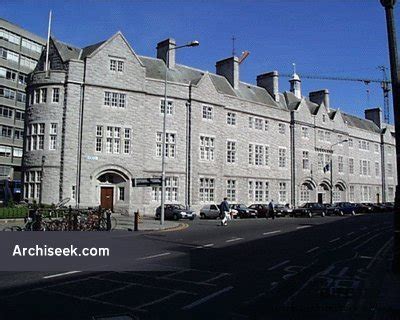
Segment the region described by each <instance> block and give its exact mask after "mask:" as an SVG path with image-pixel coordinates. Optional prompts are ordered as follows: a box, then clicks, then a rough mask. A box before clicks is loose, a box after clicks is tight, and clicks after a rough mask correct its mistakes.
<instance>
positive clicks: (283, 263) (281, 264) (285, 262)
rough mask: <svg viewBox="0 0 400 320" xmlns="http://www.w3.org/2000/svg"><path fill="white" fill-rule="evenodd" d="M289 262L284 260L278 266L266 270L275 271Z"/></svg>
mask: <svg viewBox="0 0 400 320" xmlns="http://www.w3.org/2000/svg"><path fill="white" fill-rule="evenodd" d="M289 262H290V260H285V261H283V262H281V263H278V264H276V265H274V266H272V267H271V268H269V269H268V271H272V270H275V269H277V268H279V267H281V266H283V265H285V264H287V263H289Z"/></svg>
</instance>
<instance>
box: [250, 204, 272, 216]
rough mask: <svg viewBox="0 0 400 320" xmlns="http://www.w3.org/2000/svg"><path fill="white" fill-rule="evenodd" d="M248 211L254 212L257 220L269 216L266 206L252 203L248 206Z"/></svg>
mask: <svg viewBox="0 0 400 320" xmlns="http://www.w3.org/2000/svg"><path fill="white" fill-rule="evenodd" d="M249 209H253V210H256V211H257V217H258V218H267V217H268V216H269V210H268V204H262V203H254V204H252V205H250V206H249Z"/></svg>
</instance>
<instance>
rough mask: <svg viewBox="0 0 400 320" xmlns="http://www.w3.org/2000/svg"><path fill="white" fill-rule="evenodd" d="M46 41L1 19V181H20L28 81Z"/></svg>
mask: <svg viewBox="0 0 400 320" xmlns="http://www.w3.org/2000/svg"><path fill="white" fill-rule="evenodd" d="M44 45H45V40H44V39H42V38H40V37H38V36H36V35H34V34H32V33H30V32H28V31H26V30H24V29H22V28H20V27H19V26H16V25H15V24H12V23H10V22H8V21H6V20H3V19H1V18H0V58H1V59H0V130H1V135H0V181H1V180H4V179H7V178H8V177H10V178H11V179H13V180H20V179H21V162H22V144H23V136H24V118H25V103H26V94H25V87H26V80H27V76H28V74H29V73H31V72H32V71H33V69H34V68H35V67H36V64H37V61H38V59H39V57H40V54H41V52H42V50H43V48H44Z"/></svg>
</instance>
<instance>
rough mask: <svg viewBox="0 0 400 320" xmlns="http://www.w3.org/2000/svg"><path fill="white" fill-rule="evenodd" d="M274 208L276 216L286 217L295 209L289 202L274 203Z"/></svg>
mask: <svg viewBox="0 0 400 320" xmlns="http://www.w3.org/2000/svg"><path fill="white" fill-rule="evenodd" d="M274 208H275V216H276V217H285V216H286V215H290V214H291V213H292V211H293V209H292V208H290V206H289V204H280V203H277V204H276V205H274Z"/></svg>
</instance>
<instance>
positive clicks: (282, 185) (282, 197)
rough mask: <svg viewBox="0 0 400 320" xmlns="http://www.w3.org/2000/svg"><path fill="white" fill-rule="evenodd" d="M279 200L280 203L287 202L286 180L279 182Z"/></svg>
mask: <svg viewBox="0 0 400 320" xmlns="http://www.w3.org/2000/svg"><path fill="white" fill-rule="evenodd" d="M279 202H280V203H286V202H287V194H286V182H279Z"/></svg>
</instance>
